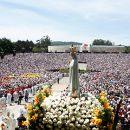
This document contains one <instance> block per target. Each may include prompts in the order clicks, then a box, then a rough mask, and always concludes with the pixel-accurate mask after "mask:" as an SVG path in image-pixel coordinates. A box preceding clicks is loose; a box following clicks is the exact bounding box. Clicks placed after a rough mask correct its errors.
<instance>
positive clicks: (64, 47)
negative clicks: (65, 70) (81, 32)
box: [48, 45, 81, 52]
mask: <svg viewBox="0 0 130 130" xmlns="http://www.w3.org/2000/svg"><path fill="white" fill-rule="evenodd" d="M70 47H71V45H61V46H59V45H58V46H48V51H49V52H70ZM74 47H76V49H77V51H80V47H81V45H74Z"/></svg>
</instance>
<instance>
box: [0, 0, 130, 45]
mask: <svg viewBox="0 0 130 130" xmlns="http://www.w3.org/2000/svg"><path fill="white" fill-rule="evenodd" d="M46 35H48V36H49V37H50V39H51V40H52V41H76V42H82V43H92V41H93V40H94V39H104V40H110V41H112V42H114V44H116V45H118V44H122V45H130V0H0V38H3V37H6V38H9V39H11V40H12V41H17V40H27V39H28V40H33V41H34V42H35V41H36V40H38V39H40V38H42V37H43V36H46Z"/></svg>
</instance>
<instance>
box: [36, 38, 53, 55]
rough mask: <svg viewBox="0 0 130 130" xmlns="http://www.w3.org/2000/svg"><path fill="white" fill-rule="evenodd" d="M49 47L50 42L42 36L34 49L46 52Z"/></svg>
mask: <svg viewBox="0 0 130 130" xmlns="http://www.w3.org/2000/svg"><path fill="white" fill-rule="evenodd" d="M50 45H51V40H50V38H49V36H44V37H42V38H41V39H40V40H37V44H36V47H37V48H44V51H45V52H47V51H48V46H50Z"/></svg>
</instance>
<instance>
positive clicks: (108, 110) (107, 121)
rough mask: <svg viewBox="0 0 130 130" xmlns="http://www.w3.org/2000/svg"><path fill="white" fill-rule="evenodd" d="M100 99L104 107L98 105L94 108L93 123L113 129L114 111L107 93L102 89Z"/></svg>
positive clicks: (102, 127)
mask: <svg viewBox="0 0 130 130" xmlns="http://www.w3.org/2000/svg"><path fill="white" fill-rule="evenodd" d="M98 100H99V102H100V103H101V105H102V109H99V108H98V107H96V108H95V109H94V113H93V116H94V118H93V119H92V124H93V125H95V126H97V127H98V128H99V129H102V130H112V126H113V120H114V113H113V108H112V107H111V106H110V103H109V100H108V99H107V93H106V92H104V91H102V92H101V93H100V94H99V97H98Z"/></svg>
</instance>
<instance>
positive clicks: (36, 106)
mask: <svg viewBox="0 0 130 130" xmlns="http://www.w3.org/2000/svg"><path fill="white" fill-rule="evenodd" d="M49 95H51V88H50V87H48V86H44V87H43V89H42V90H38V92H37V94H36V96H35V97H34V102H33V103H32V104H28V105H27V111H28V117H27V122H23V124H26V125H27V124H28V126H29V129H30V130H41V128H42V126H43V124H42V118H43V116H44V113H45V111H44V109H43V108H42V107H41V104H42V102H43V101H44V100H45V98H46V97H48V96H49ZM38 124H39V125H38Z"/></svg>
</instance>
